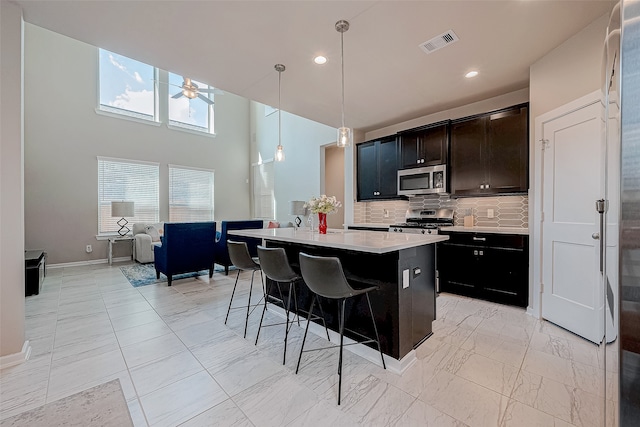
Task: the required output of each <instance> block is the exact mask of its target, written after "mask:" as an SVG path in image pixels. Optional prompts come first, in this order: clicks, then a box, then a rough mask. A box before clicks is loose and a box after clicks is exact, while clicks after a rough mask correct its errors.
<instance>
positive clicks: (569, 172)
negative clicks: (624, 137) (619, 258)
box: [542, 100, 604, 343]
mask: <svg viewBox="0 0 640 427" xmlns="http://www.w3.org/2000/svg"><path fill="white" fill-rule="evenodd" d="M601 110H602V107H601V103H600V102H599V100H597V101H594V102H592V103H589V104H588V105H585V106H582V107H580V108H577V109H576V108H574V109H572V110H570V111H558V110H556V112H557V114H555V117H553V118H551V119H549V120H546V121H545V122H543V124H542V134H543V139H544V144H543V147H544V152H543V155H542V162H543V164H542V212H543V214H542V218H543V219H542V283H543V292H542V317H543V318H545V319H547V320H549V321H551V322H553V323H555V324H557V325H559V326H562V327H563V328H565V329H568V330H570V331H572V332H574V333H576V334H578V335H580V336H582V337H584V338H586V339H588V340H590V341H593V342H595V343H599V342H601V341H602V337H603V333H604V331H603V329H604V328H603V322H602V320H601V319H602V315H601V312H602V308H603V297H602V292H601V290H600V289H601V288H600V257H599V250H600V247H599V241H598V240H597V237H598V236H597V233H598V232H599V228H600V218H599V215H598V213H597V212H596V208H595V201H596V200H598V199H600V198H601V193H602V188H603V186H602V158H603V144H602V129H603V125H602V111H601ZM594 233H596V234H594Z"/></svg>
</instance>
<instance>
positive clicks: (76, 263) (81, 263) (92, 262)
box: [47, 256, 131, 269]
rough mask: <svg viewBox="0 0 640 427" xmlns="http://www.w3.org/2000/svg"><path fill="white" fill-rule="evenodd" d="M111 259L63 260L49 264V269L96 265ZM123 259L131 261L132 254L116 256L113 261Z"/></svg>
mask: <svg viewBox="0 0 640 427" xmlns="http://www.w3.org/2000/svg"><path fill="white" fill-rule="evenodd" d="M108 261H109V260H107V259H106V258H105V259H92V260H89V261H73V262H61V263H59V264H47V269H49V268H64V267H82V266H85V265H96V264H106V263H107V262H108ZM121 261H131V257H130V256H122V257H118V258H114V259H113V262H114V263H115V262H121Z"/></svg>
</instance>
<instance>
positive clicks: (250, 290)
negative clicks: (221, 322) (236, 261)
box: [238, 270, 256, 338]
mask: <svg viewBox="0 0 640 427" xmlns="http://www.w3.org/2000/svg"><path fill="white" fill-rule="evenodd" d="M254 274H256V271H255V270H253V271H252V272H251V285H249V301H248V302H247V317H246V318H245V319H244V338H246V337H247V326H249V308H250V307H251V292H252V291H253V276H254ZM238 275H240V272H238Z"/></svg>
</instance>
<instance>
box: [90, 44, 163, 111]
mask: <svg viewBox="0 0 640 427" xmlns="http://www.w3.org/2000/svg"><path fill="white" fill-rule="evenodd" d="M98 53H99V56H100V61H99V71H100V78H99V82H100V105H99V109H100V110H102V111H108V112H111V113H116V114H123V115H126V116H130V117H136V118H139V119H144V120H151V121H158V114H157V111H158V109H157V102H156V89H155V80H156V69H155V68H154V67H153V66H151V65H147V64H143V63H142V62H139V61H136V60H134V59H130V58H127V57H126V56H122V55H118V54H116V53H113V52H109V51H108V50H104V49H99V51H98Z"/></svg>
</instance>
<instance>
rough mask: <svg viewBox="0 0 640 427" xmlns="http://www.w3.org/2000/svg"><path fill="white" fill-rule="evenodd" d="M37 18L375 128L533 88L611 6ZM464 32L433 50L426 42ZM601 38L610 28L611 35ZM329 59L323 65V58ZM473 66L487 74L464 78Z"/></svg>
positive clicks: (312, 4)
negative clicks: (542, 62) (344, 24)
mask: <svg viewBox="0 0 640 427" xmlns="http://www.w3.org/2000/svg"><path fill="white" fill-rule="evenodd" d="M16 3H18V4H20V5H21V6H22V8H23V10H24V19H25V21H27V22H30V23H32V24H35V25H39V26H41V27H44V28H47V29H50V30H53V31H55V32H58V33H61V34H65V35H67V36H69V37H73V38H75V39H78V40H81V41H84V42H86V43H90V44H92V45H95V46H99V47H102V48H105V49H108V50H111V51H114V52H117V53H120V54H122V55H125V56H128V57H131V58H134V59H137V60H140V61H143V62H146V63H149V64H152V65H155V66H157V67H160V68H162V69H165V70H169V71H172V72H175V73H179V74H182V75H187V76H189V77H191V78H193V79H196V80H198V81H203V82H206V83H209V84H211V85H213V86H216V87H218V88H221V89H223V90H226V91H229V92H232V93H235V94H238V95H241V96H243V97H246V98H249V99H254V100H256V101H259V102H262V103H265V104H269V105H277V100H278V73H277V72H276V71H275V70H274V68H273V67H274V65H275V64H276V63H282V64H285V65H286V67H287V70H286V71H285V72H284V73H283V74H282V109H283V110H286V111H289V112H291V113H294V114H297V115H300V116H302V117H306V118H309V119H312V120H315V121H318V122H320V123H324V124H327V125H330V126H334V127H338V126H340V117H341V116H340V33H338V32H337V31H336V30H335V27H334V26H335V23H336V21H338V20H340V19H346V20H348V21H349V22H350V24H351V28H350V29H349V31H347V32H346V33H345V34H344V44H345V47H344V51H345V98H346V99H345V109H346V113H345V115H346V125H347V126H348V127H353V128H356V129H361V130H364V131H368V130H371V129H376V128H379V127H382V126H386V125H389V124H394V123H398V122H401V121H405V120H409V119H412V118H416V117H420V116H423V115H426V114H431V113H434V112H437V111H441V110H444V109H448V108H453V107H457V106H460V105H464V104H468V103H470V102H475V101H478V100H482V99H486V98H489V97H492V96H496V95H500V94H504V93H507V92H511V91H513V90H517V89H522V88H525V87H527V86H528V80H529V66H530V65H531V64H532V63H534V62H535V61H536V60H538V59H539V58H540V57H542V56H544V55H545V54H546V53H547V52H549V51H550V50H552V49H553V48H555V47H556V46H558V45H559V44H561V43H562V42H563V41H565V40H566V39H568V38H569V37H571V36H572V35H573V34H575V33H577V32H578V31H579V30H580V29H582V28H584V27H585V26H586V25H588V24H589V23H590V22H592V21H593V20H595V19H597V18H598V17H600V16H601V15H603V14H605V13H607V12H608V11H609V10H610V8H611V6H612V4H613V3H612V2H611V1H609V0H606V1H578V0H574V1H541V0H529V1H525V0H512V1H453V0H448V1H378V2H372V1H213V0H210V1H87V0H82V1H81V0H75V1H33V0H18V1H16ZM449 29H452V30H453V31H454V32H455V33H456V34H457V35H458V37H459V38H460V40H459V41H458V42H456V43H454V44H451V45H449V46H447V47H446V48H445V49H442V50H439V51H436V52H434V53H432V54H430V55H426V54H425V53H424V52H423V51H422V50H421V49H420V48H419V47H418V45H419V44H421V43H422V42H425V41H427V40H429V39H431V38H432V37H434V36H437V35H439V34H441V33H443V32H445V31H447V30H449ZM603 38H604V34H603ZM318 54H323V55H325V56H326V57H327V58H328V59H329V60H328V62H327V63H326V64H325V65H323V66H318V65H315V64H314V63H313V58H314V56H316V55H318ZM471 69H475V70H478V71H479V72H480V75H479V76H478V77H476V78H474V79H465V78H464V77H463V76H464V74H465V73H466V72H467V71H469V70H471Z"/></svg>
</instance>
